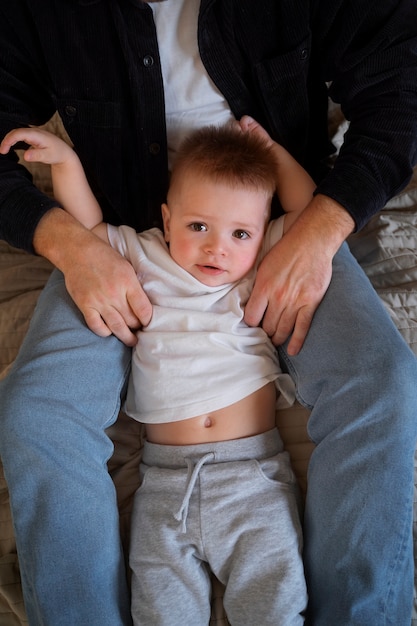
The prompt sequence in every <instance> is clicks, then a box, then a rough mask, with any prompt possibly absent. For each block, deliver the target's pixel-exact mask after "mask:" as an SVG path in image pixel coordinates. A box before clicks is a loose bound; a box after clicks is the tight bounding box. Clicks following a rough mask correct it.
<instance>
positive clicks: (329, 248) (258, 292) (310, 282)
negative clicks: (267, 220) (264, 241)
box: [245, 195, 354, 355]
mask: <svg viewBox="0 0 417 626" xmlns="http://www.w3.org/2000/svg"><path fill="white" fill-rule="evenodd" d="M353 228H354V222H353V219H352V218H351V217H350V215H349V214H348V213H347V212H346V211H345V209H343V207H341V206H340V205H339V204H338V203H336V202H334V201H333V200H331V199H330V198H328V197H326V196H320V195H318V196H315V198H314V199H313V200H312V201H311V203H310V205H309V206H308V207H307V208H306V209H305V210H304V211H303V212H302V213H301V215H300V217H299V218H298V219H297V220H296V222H294V224H293V225H292V226H291V228H290V229H289V230H288V232H287V233H286V234H285V235H284V236H283V238H282V239H281V240H280V241H279V242H278V243H277V244H276V245H275V246H274V247H273V248H272V249H271V250H270V252H269V253H268V254H267V255H266V256H265V258H264V259H263V261H262V263H261V264H260V266H259V269H258V273H257V277H256V281H255V285H254V288H253V291H252V294H251V296H250V298H249V300H248V303H247V305H246V309H245V321H246V322H247V324H249V325H250V326H257V325H259V324H260V323H261V324H262V327H263V329H264V330H265V332H266V333H267V334H268V335H269V336H270V337H271V339H272V341H273V343H274V344H275V345H280V344H282V343H284V341H286V339H287V338H288V337H289V336H290V335H291V334H292V336H291V339H290V342H289V344H288V354H290V355H296V354H298V352H299V351H300V350H301V347H302V345H303V343H304V340H305V338H306V336H307V333H308V331H309V329H310V326H311V323H312V320H313V316H314V313H315V311H316V309H317V307H318V306H319V304H320V302H321V300H322V299H323V297H324V294H325V293H326V291H327V288H328V286H329V284H330V280H331V276H332V260H333V256H334V255H335V254H336V252H337V250H338V249H339V247H340V245H341V244H342V242H343V241H344V240H345V239H346V237H347V236H348V235H349V234H350V233H351V232H352V231H353Z"/></svg>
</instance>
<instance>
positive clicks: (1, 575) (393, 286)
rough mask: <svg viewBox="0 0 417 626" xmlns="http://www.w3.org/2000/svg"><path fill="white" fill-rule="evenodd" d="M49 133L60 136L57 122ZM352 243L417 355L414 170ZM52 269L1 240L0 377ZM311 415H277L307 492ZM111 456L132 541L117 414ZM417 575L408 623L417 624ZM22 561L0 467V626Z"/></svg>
mask: <svg viewBox="0 0 417 626" xmlns="http://www.w3.org/2000/svg"><path fill="white" fill-rule="evenodd" d="M330 123H331V131H332V135H333V137H334V143H335V145H336V147H337V146H340V143H341V142H342V140H343V133H344V131H345V129H346V121H345V120H344V119H343V117H342V116H341V114H340V112H339V111H338V110H337V109H333V110H332V114H331V117H330ZM48 129H49V130H52V131H53V132H57V133H58V134H60V135H61V136H64V137H65V133H64V131H63V129H62V126H61V124H60V120H59V118H57V117H54V118H53V119H52V120H51V121H50V122H49V124H48ZM31 168H32V173H33V175H34V179H35V182H36V184H37V185H38V186H39V187H40V188H42V189H43V190H44V191H45V192H46V193H51V185H50V179H49V171H48V168H47V167H46V166H40V165H37V166H31ZM349 244H350V247H351V250H352V252H353V254H354V255H355V256H356V258H357V259H358V261H359V263H360V264H361V265H362V267H363V268H364V270H365V272H366V273H367V275H368V277H369V278H370V280H371V281H372V283H373V285H374V288H375V289H376V291H377V293H378V294H379V296H380V298H381V299H382V301H383V303H384V305H385V306H386V308H387V310H388V312H389V314H390V316H391V318H392V320H393V322H394V323H395V324H396V326H397V327H398V329H399V331H400V332H401V334H402V335H403V337H404V339H405V341H406V342H407V343H408V344H409V345H410V347H411V349H412V350H413V351H414V353H415V354H416V355H417V171H416V172H415V174H414V176H413V179H412V180H411V182H410V184H409V185H408V187H407V188H406V189H405V190H404V191H403V192H402V193H401V194H400V195H398V196H397V197H395V198H394V199H393V200H391V201H390V202H389V203H388V204H387V206H386V207H385V208H384V209H383V210H382V211H381V212H380V213H379V214H378V215H376V216H375V217H374V218H373V219H372V220H371V221H370V223H369V224H368V225H367V226H366V227H365V228H364V229H363V230H362V231H361V232H360V233H357V234H355V235H353V236H352V237H351V238H350V240H349ZM51 269H52V267H51V266H50V264H49V263H48V262H47V261H45V260H44V259H41V258H39V257H35V256H31V255H29V254H26V253H25V252H22V251H20V250H16V249H14V248H11V247H10V246H9V245H7V244H6V243H5V242H2V241H0V378H2V377H4V376H5V375H6V374H7V371H8V368H9V367H10V365H11V364H12V362H13V360H14V359H15V357H16V354H17V352H18V349H19V346H20V343H21V341H22V339H23V337H24V335H25V333H26V331H27V328H28V324H29V321H30V317H31V315H32V311H33V308H34V306H35V304H36V300H37V298H38V296H39V293H40V292H41V290H42V288H43V286H44V284H45V282H46V281H47V279H48V276H49V274H50V272H51ZM307 419H308V411H307V410H306V409H304V408H303V407H301V406H300V405H298V404H296V405H295V406H293V407H291V408H290V409H284V410H280V411H277V425H278V427H279V429H280V432H281V435H282V438H283V440H284V442H285V445H286V448H287V450H288V451H289V453H290V455H291V459H292V463H293V467H294V470H295V473H296V475H297V478H298V481H299V484H300V488H301V491H302V492H303V493H305V491H306V488H307V467H308V461H309V457H310V454H311V451H312V449H313V444H312V442H311V441H310V440H309V438H308V435H307V431H306V422H307ZM109 436H110V437H111V439H112V440H113V442H114V454H113V456H112V458H111V460H110V462H109V472H110V473H111V476H112V478H113V480H114V483H115V485H116V490H117V494H118V504H119V511H120V529H121V536H122V541H123V544H124V546H125V548H127V544H128V540H129V526H130V513H131V505H132V496H133V494H134V492H135V490H136V488H137V486H138V465H139V461H140V454H141V445H142V441H143V434H142V431H141V426H140V425H139V424H138V423H137V422H135V421H134V420H131V419H129V418H128V417H126V416H125V415H124V414H123V413H120V416H119V419H118V421H117V422H116V424H115V425H114V426H112V427H111V428H110V429H109ZM415 485H416V486H415V498H414V513H415V515H414V517H415V522H414V546H415V558H416V559H417V476H416V479H415ZM416 587H417V577H416V583H415V592H414V610H413V619H412V624H413V626H417V593H416ZM222 591H223V590H222V587H221V585H220V583H219V582H218V581H216V580H215V579H213V596H212V618H211V622H210V624H211V625H212V626H213V625H217V626H226V625H227V624H228V622H227V618H226V615H225V613H224V609H223V605H222ZM27 623H28V622H27V619H26V616H25V610H24V603H23V598H22V592H21V586H20V578H19V564H18V557H17V554H16V545H15V540H14V536H13V527H12V522H11V516H10V509H9V504H8V491H7V485H6V482H5V480H4V476H3V472H2V468H1V466H0V626H21V625H23V624H27Z"/></svg>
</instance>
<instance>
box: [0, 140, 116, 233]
mask: <svg viewBox="0 0 417 626" xmlns="http://www.w3.org/2000/svg"><path fill="white" fill-rule="evenodd" d="M21 141H23V142H25V143H27V144H29V146H30V147H29V148H27V149H26V151H25V153H24V159H25V161H27V162H28V163H29V162H32V163H37V162H38V163H46V164H47V165H50V166H51V177H52V185H53V190H54V196H55V199H56V200H57V201H58V202H59V203H60V204H61V205H62V206H63V207H64V209H65V210H66V211H68V213H70V214H71V215H72V216H73V217H75V218H76V219H77V220H78V221H79V222H81V224H83V225H84V226H85V227H86V228H88V229H90V230H93V229H94V232H96V234H98V235H99V236H100V237H101V238H106V237H107V235H106V236H105V237H103V233H105V232H106V229H105V228H103V227H102V226H101V223H102V221H103V214H102V212H101V209H100V206H99V204H98V202H97V200H96V198H95V197H94V194H93V192H92V191H91V188H90V185H89V184H88V181H87V178H86V176H85V173H84V170H83V167H82V165H81V162H80V160H79V158H78V156H77V154H76V153H75V152H74V150H73V149H72V148H71V147H70V146H69V145H68V144H67V143H65V141H63V140H62V139H60V138H59V137H57V136H55V135H53V134H52V133H49V132H48V131H46V130H41V129H39V128H17V129H15V130H12V131H11V132H10V133H8V134H7V135H6V136H5V137H4V139H3V141H2V142H1V144H0V154H7V152H8V151H9V150H10V148H12V147H13V146H14V145H15V144H16V143H19V142H21ZM95 227H98V228H95Z"/></svg>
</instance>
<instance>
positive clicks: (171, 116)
mask: <svg viewBox="0 0 417 626" xmlns="http://www.w3.org/2000/svg"><path fill="white" fill-rule="evenodd" d="M149 5H150V6H151V7H152V10H153V14H154V20H155V25H156V31H157V37H158V45H159V54H160V58H161V66H162V77H163V80H164V91H165V110H166V120H167V135H168V160H169V164H170V167H171V166H172V162H173V159H174V158H175V152H176V150H177V148H178V145H179V143H180V142H181V141H182V139H183V138H184V136H186V135H187V134H188V133H189V132H190V131H191V130H193V129H195V128H200V127H201V126H206V125H207V124H214V125H216V126H220V125H223V124H226V123H227V122H229V121H230V120H232V119H233V115H232V112H231V110H230V108H229V105H228V103H227V102H226V100H225V98H224V97H223V95H222V94H221V93H220V91H219V90H218V89H217V87H216V86H215V84H214V83H213V81H212V80H211V78H210V77H209V75H208V74H207V72H206V70H205V68H204V65H203V63H202V61H201V58H200V54H199V51H198V43H197V23H198V12H199V8H200V0H167V1H166V2H150V3H149Z"/></svg>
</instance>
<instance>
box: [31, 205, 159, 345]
mask: <svg viewBox="0 0 417 626" xmlns="http://www.w3.org/2000/svg"><path fill="white" fill-rule="evenodd" d="M51 233H54V236H53V237H52V236H51ZM34 246H35V250H36V251H37V252H38V253H39V254H42V255H43V256H45V257H46V258H48V259H49V260H50V261H51V262H52V263H53V264H54V265H56V267H58V268H59V269H60V270H61V271H62V272H63V274H64V276H65V284H66V286H67V289H68V292H69V294H70V296H71V297H72V299H73V300H74V302H75V304H76V305H77V306H78V308H79V309H80V311H81V313H82V314H83V316H84V318H85V321H86V323H87V325H88V327H89V328H90V329H91V330H92V331H93V332H94V333H96V334H97V335H99V336H101V337H107V336H109V335H111V334H113V335H115V336H116V337H117V338H118V339H120V341H122V342H123V343H125V344H126V345H127V346H134V345H135V344H136V343H137V337H136V335H135V333H134V332H133V331H134V330H137V329H138V328H140V327H141V326H145V325H146V324H148V323H149V321H150V319H151V317H152V305H151V303H150V302H149V299H148V297H147V296H146V294H145V292H144V291H143V289H142V287H141V285H140V283H139V281H138V279H137V276H136V273H135V271H134V269H133V267H132V266H131V264H130V263H129V262H128V261H127V260H126V259H124V258H123V257H122V256H121V255H120V254H119V253H118V252H116V251H115V250H113V249H112V248H111V246H109V245H108V244H107V243H106V242H104V241H102V240H101V239H99V238H98V237H97V236H96V235H94V234H93V233H91V232H90V231H89V230H87V229H86V228H84V227H83V226H81V224H79V222H77V221H76V220H74V218H72V217H71V216H70V215H69V214H68V213H66V212H65V211H62V210H61V209H53V210H52V211H50V212H49V213H47V214H46V215H45V216H44V217H43V218H42V220H41V221H40V223H39V225H38V227H37V230H36V232H35V237H34Z"/></svg>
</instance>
